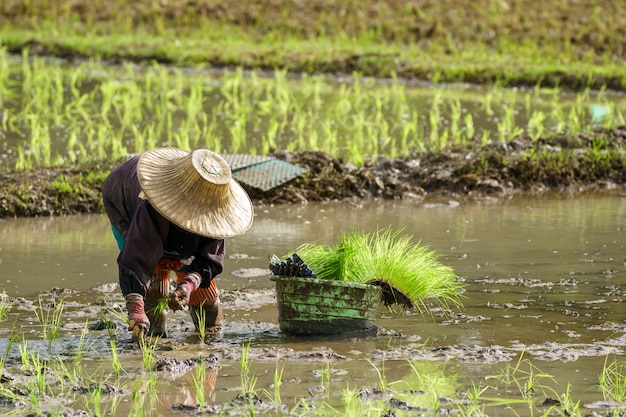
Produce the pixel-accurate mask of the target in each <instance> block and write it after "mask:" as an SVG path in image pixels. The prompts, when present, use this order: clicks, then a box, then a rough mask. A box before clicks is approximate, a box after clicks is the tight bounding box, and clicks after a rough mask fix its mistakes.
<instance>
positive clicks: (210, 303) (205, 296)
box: [189, 280, 224, 335]
mask: <svg viewBox="0 0 626 417" xmlns="http://www.w3.org/2000/svg"><path fill="white" fill-rule="evenodd" d="M189 313H190V315H191V320H192V321H193V325H194V326H195V328H196V330H198V331H200V325H201V324H202V323H204V329H205V330H207V331H209V332H210V333H211V334H212V335H219V334H220V333H221V330H222V325H223V324H224V314H223V313H222V306H221V303H220V298H219V291H218V289H217V285H216V283H215V280H213V281H211V284H210V285H209V286H208V287H207V288H198V289H197V290H195V291H194V292H192V293H191V296H190V297H189Z"/></svg>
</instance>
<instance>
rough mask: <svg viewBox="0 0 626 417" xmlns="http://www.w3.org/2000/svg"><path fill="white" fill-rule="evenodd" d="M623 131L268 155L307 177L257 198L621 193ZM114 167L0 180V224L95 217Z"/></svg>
mask: <svg viewBox="0 0 626 417" xmlns="http://www.w3.org/2000/svg"><path fill="white" fill-rule="evenodd" d="M625 139H626V126H623V127H620V128H615V129H611V130H609V131H599V132H595V133H594V134H588V135H581V136H578V137H574V138H572V137H562V136H555V137H553V138H551V139H547V140H538V141H532V140H530V139H529V138H527V137H524V136H519V137H517V138H515V139H514V140H512V141H511V142H507V143H503V142H493V143H488V144H485V145H481V144H470V145H469V146H467V147H465V148H462V149H461V148H459V149H445V150H442V151H440V152H420V153H415V154H413V155H411V156H409V157H406V158H399V159H394V160H381V161H372V162H368V163H366V164H365V165H364V166H363V167H356V166H354V165H351V164H348V163H345V162H343V161H342V160H341V159H336V158H333V157H332V156H331V155H329V154H327V153H323V152H313V151H306V152H286V151H274V152H272V156H274V157H276V158H278V159H282V160H285V161H287V162H290V163H293V164H295V165H299V166H303V167H306V168H307V169H308V172H307V173H306V174H304V175H302V176H301V177H298V178H296V179H294V180H292V181H291V182H289V183H287V184H283V185H282V186H280V187H277V188H274V189H271V190H269V191H260V190H257V189H254V188H250V187H247V191H248V192H249V194H250V197H251V198H252V199H253V201H254V202H255V203H257V204H291V203H306V202H328V201H351V200H370V199H423V198H426V197H428V196H449V197H453V198H484V197H495V198H498V197H506V196H510V195H512V194H515V193H521V192H532V193H535V192H542V191H547V190H564V191H574V192H578V191H587V190H595V189H599V188H616V187H623V186H624V185H625V184H626V169H625V167H624V163H625V156H624V149H625ZM118 163H119V161H109V162H98V163H91V164H86V165H82V166H71V167H57V168H42V169H37V170H34V171H29V172H9V173H4V174H0V218H7V217H32V216H50V215H66V214H77V213H99V212H102V211H103V206H102V200H101V195H100V194H101V185H102V181H103V180H104V178H105V177H106V175H107V173H108V172H109V171H110V170H111V169H112V168H113V167H114V166H116V165H117V164H118Z"/></svg>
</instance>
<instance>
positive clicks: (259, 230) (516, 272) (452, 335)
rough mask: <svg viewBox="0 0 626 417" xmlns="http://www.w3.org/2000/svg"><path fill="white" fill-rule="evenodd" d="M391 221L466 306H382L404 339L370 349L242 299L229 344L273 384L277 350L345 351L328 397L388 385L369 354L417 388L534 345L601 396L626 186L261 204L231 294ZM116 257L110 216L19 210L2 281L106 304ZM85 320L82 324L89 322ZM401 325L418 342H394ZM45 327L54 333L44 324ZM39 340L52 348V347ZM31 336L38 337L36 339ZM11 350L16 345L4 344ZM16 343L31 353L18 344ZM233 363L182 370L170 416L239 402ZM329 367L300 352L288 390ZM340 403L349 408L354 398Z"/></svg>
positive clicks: (237, 256) (224, 284)
mask: <svg viewBox="0 0 626 417" xmlns="http://www.w3.org/2000/svg"><path fill="white" fill-rule="evenodd" d="M377 227H379V228H385V227H392V228H398V229H400V228H402V229H404V231H405V232H406V233H408V234H411V235H413V236H414V239H415V240H416V241H420V242H421V243H422V244H424V245H428V246H429V247H430V248H431V249H433V250H435V251H437V252H439V253H440V254H441V256H442V258H441V260H442V262H444V263H445V264H448V265H450V266H452V267H453V268H454V270H455V271H456V273H457V274H458V275H459V276H460V277H462V278H463V279H464V280H465V281H466V283H467V288H466V292H465V298H464V299H463V307H464V308H463V309H462V310H460V311H456V312H454V314H452V315H444V314H440V312H437V311H434V312H433V316H432V317H421V316H419V315H417V314H415V313H406V314H397V312H390V311H386V310H385V309H384V308H381V309H380V311H379V313H380V314H379V317H378V318H377V321H376V322H377V324H378V325H380V326H381V327H383V328H385V329H388V330H390V331H391V332H392V335H391V336H388V337H377V338H364V339H361V340H359V341H358V344H355V343H352V342H351V341H346V340H345V339H332V338H319V339H318V338H313V339H302V338H289V337H283V336H281V335H280V334H279V333H278V331H277V330H275V329H276V328H277V326H276V322H277V311H276V308H275V306H274V305H272V304H266V305H261V306H259V307H251V306H246V308H234V309H232V310H231V311H228V312H227V317H228V318H227V320H228V321H230V322H235V323H236V322H241V323H244V324H242V325H241V326H238V327H237V326H233V327H229V328H227V329H226V332H225V333H226V343H230V344H232V345H233V346H238V345H240V344H241V343H246V342H250V341H252V342H253V344H254V346H255V347H256V348H257V349H260V350H264V351H266V352H272V354H273V355H275V356H271V357H270V358H269V359H266V360H265V361H263V360H256V359H255V363H254V365H255V372H256V374H257V375H260V377H259V384H260V386H263V387H269V384H270V383H271V382H272V376H273V374H274V371H275V369H276V367H277V366H278V365H277V358H278V357H279V354H277V353H276V352H279V351H280V350H281V349H282V350H285V351H286V350H289V351H290V352H305V351H309V352H310V351H313V352H321V356H320V357H323V354H324V353H329V352H331V353H332V355H335V354H337V355H343V356H344V357H346V358H348V359H354V360H347V361H339V362H338V363H337V364H333V365H332V370H333V372H334V374H333V376H332V382H331V385H330V391H328V392H337V393H339V392H341V391H342V390H343V389H344V388H345V386H346V384H347V383H348V382H350V381H361V382H363V383H364V384H365V385H367V386H370V387H371V386H375V385H376V381H377V378H378V376H377V375H378V374H377V371H376V369H374V367H373V366H372V364H371V363H366V362H365V361H364V360H363V359H364V358H371V359H372V360H374V361H375V362H380V361H384V362H385V372H387V373H388V375H387V377H388V378H389V380H394V381H396V380H404V381H405V382H406V383H407V384H409V383H410V384H415V383H417V382H419V381H416V380H414V377H413V372H412V370H411V368H410V366H409V361H411V360H421V361H433V360H437V361H443V360H444V359H443V358H448V359H452V358H456V361H454V362H452V365H451V366H452V367H453V369H451V368H446V375H447V376H451V375H453V373H452V372H451V371H454V372H455V373H459V374H460V375H463V376H469V377H483V376H485V375H488V374H492V373H493V372H496V371H497V370H496V369H495V368H497V366H498V365H499V363H501V361H502V360H508V359H511V358H513V357H514V356H515V355H517V354H519V353H521V352H524V354H525V355H527V356H528V357H530V358H532V359H533V362H535V363H539V368H541V370H542V371H544V372H546V373H548V374H550V375H553V376H554V377H555V378H556V379H557V380H558V381H566V382H569V383H572V384H573V385H574V386H575V387H576V388H577V389H578V391H577V392H576V394H577V396H578V397H580V396H581V395H582V396H590V397H592V398H596V399H597V395H595V394H594V393H595V392H596V391H593V387H594V386H596V385H597V376H598V372H599V370H600V369H601V368H602V364H603V362H604V360H605V358H606V357H612V356H613V355H620V354H621V353H622V352H623V349H624V346H626V337H625V336H624V335H625V334H626V326H625V325H624V317H625V314H624V313H625V311H624V303H623V300H624V297H625V296H626V288H625V287H624V284H623V282H624V269H626V268H625V267H624V258H625V257H626V247H625V246H626V194H624V193H623V192H619V191H613V192H604V193H597V194H585V195H568V194H554V195H543V196H541V197H540V198H535V197H532V196H518V197H515V198H512V199H510V200H506V201H491V200H485V201H465V202H460V201H456V202H449V201H447V200H444V201H436V200H432V201H428V202H426V203H422V202H411V201H393V202H367V203H363V204H361V205H356V206H355V205H348V204H309V205H290V206H260V207H257V208H256V218H255V222H254V224H253V226H252V228H251V229H250V231H249V232H248V233H246V234H245V235H243V236H240V237H237V238H233V239H229V240H228V242H227V252H228V254H229V255H230V256H229V258H228V259H227V262H226V269H225V271H224V273H223V274H222V275H221V276H220V277H219V279H218V281H219V283H218V285H219V286H220V287H221V288H223V289H240V288H253V289H258V288H263V289H266V290H267V289H271V288H272V287H273V283H272V282H271V281H269V279H267V278H268V277H267V275H263V274H260V275H254V276H252V277H250V276H246V275H241V274H236V272H237V271H240V270H243V269H248V268H258V269H266V268H267V257H268V255H269V254H272V253H276V254H277V255H282V254H285V253H287V252H289V251H291V250H293V249H294V248H295V247H297V246H298V245H300V244H302V243H304V242H312V241H315V242H320V243H328V244H334V243H335V242H336V240H337V238H338V237H339V235H340V234H342V233H345V232H350V231H351V230H353V229H361V230H364V231H371V230H374V229H375V228H377ZM116 256H117V249H116V245H115V242H114V240H113V238H112V236H111V234H110V230H109V225H108V221H107V220H106V217H104V216H103V215H85V216H69V217H54V218H38V219H8V220H4V221H2V222H1V223H0V270H1V271H2V286H3V287H4V289H5V291H6V292H7V293H8V294H9V295H11V296H18V295H19V296H24V297H33V298H34V297H35V296H36V294H37V293H39V292H40V291H43V290H48V289H50V288H51V287H67V288H72V289H76V290H79V291H81V292H82V293H83V298H86V299H88V300H96V299H97V298H98V296H99V293H98V291H95V290H94V288H95V287H97V286H99V285H101V284H106V283H109V284H110V283H113V284H114V283H115V282H116V281H117V266H116V263H115V258H116ZM13 316H14V317H18V316H19V317H22V316H23V320H22V327H19V326H18V328H19V329H22V328H24V327H23V326H29V325H31V326H33V327H35V326H36V323H34V320H33V318H32V311H22V310H20V308H17V309H16V311H14V312H12V317H13ZM79 317H80V319H79V321H80V320H83V319H84V316H79ZM177 317H178V316H177ZM185 319H186V316H185ZM29 323H34V324H29ZM80 324H81V325H84V322H83V323H80ZM7 326H9V327H10V326H11V324H10V323H9V324H7ZM255 326H256V327H255ZM78 328H81V327H78ZM268 329H269V330H268ZM266 330H268V331H266ZM13 331H14V329H12V328H8V329H6V331H3V332H2V335H3V337H4V336H7V337H8V335H9V334H10V333H11V332H13ZM393 332H399V333H401V334H402V335H404V337H403V338H398V337H394V336H393ZM31 334H32V335H33V336H32V337H33V338H34V339H40V335H39V333H37V331H36V330H35V331H34V332H32V333H31ZM189 334H191V336H189V337H187V339H189V340H188V343H187V345H189V346H194V345H193V343H196V342H195V341H193V340H195V339H196V336H195V335H193V334H192V333H189ZM28 337H30V336H28ZM96 337H101V338H102V341H101V343H100V344H99V345H97V346H101V345H102V346H105V345H106V340H107V338H106V336H104V335H100V336H96ZM185 337H186V336H185ZM6 343H8V342H6ZM6 343H5V344H6ZM39 343H40V344H41V349H42V351H43V350H45V349H46V348H45V346H44V345H45V342H44V341H41V340H39ZM70 344H71V342H70ZM29 345H31V346H34V347H37V346H38V345H37V343H35V342H32V343H31V342H30V341H29ZM65 345H66V344H65V343H61V346H65ZM424 346H433V348H437V349H433V350H432V352H431V354H432V357H427V356H424V355H425V354H427V353H428V349H427V348H426V349H424ZM211 348H212V347H209V349H211ZM0 350H6V351H8V350H10V349H9V348H8V347H7V346H4V344H3V343H0ZM103 351H106V346H105V347H104V348H103ZM13 352H14V353H15V355H16V357H17V354H18V350H17V346H14V348H13ZM105 356H106V355H105ZM331 357H332V356H331ZM131 359H132V358H131ZM132 360H134V361H135V363H134V365H132V366H135V367H137V366H139V365H138V364H139V363H140V362H141V361H140V358H136V357H135V358H134V359H132ZM96 362H97V361H96ZM448 362H449V361H448V360H447V359H445V363H446V364H448ZM98 363H99V362H98ZM442 363H443V362H442ZM414 364H415V366H418V367H424V366H427V365H424V363H423V362H422V363H421V364H418V363H417V362H414ZM220 365H221V367H220V371H219V377H217V372H213V373H211V372H207V373H206V374H197V375H196V374H193V371H192V373H190V374H188V375H186V376H185V378H182V377H181V380H183V379H184V383H182V385H181V386H178V385H177V387H173V385H172V386H167V387H164V388H163V389H164V393H163V395H161V394H159V395H161V397H162V401H163V404H165V403H167V407H165V406H163V404H162V405H161V406H159V407H160V408H159V410H163V415H173V414H175V412H174V411H171V409H170V406H171V405H174V404H179V405H190V404H192V403H193V402H197V401H198V398H197V395H198V392H196V389H197V388H198V387H199V385H198V384H200V385H202V387H204V388H202V389H203V392H202V394H203V395H205V396H207V399H208V400H209V401H215V402H217V403H220V402H224V401H229V400H231V399H232V398H233V396H234V394H233V391H232V390H227V389H222V388H223V387H237V386H239V384H240V383H241V380H240V375H239V372H240V365H239V363H238V362H237V360H224V361H223V362H222V361H221V363H220ZM132 366H129V369H132ZM446 366H449V365H446ZM321 367H322V366H321V365H319V364H311V363H306V361H302V362H300V361H299V360H298V359H297V357H296V358H294V359H293V360H291V361H290V362H289V366H288V367H286V369H285V374H284V381H286V382H287V383H286V384H285V386H284V387H283V388H282V389H281V390H283V391H282V392H283V393H284V396H285V398H290V397H296V396H299V395H302V392H301V391H302V390H303V389H306V388H307V387H308V386H309V385H311V386H317V385H319V380H320V377H319V375H318V374H314V373H312V368H313V369H318V370H319V369H320V368H321ZM420 369H421V368H420ZM429 369H430V368H429ZM430 370H431V371H433V372H434V375H435V376H437V375H438V374H437V373H438V372H440V370H441V369H440V368H439V367H437V366H435V367H434V368H433V369H430ZM202 378H204V380H203V379H202ZM289 381H298V382H297V383H289ZM144 382H145V381H144ZM262 384H264V385H262ZM145 389H146V390H148V388H145ZM578 397H577V398H578ZM328 401H329V403H335V402H337V401H340V398H339V397H338V396H335V397H332V398H329V399H328ZM127 406H129V404H122V405H121V407H122V408H124V407H127Z"/></svg>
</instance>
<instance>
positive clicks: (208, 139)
mask: <svg viewBox="0 0 626 417" xmlns="http://www.w3.org/2000/svg"><path fill="white" fill-rule="evenodd" d="M621 99H622V96H621V95H617V94H616V93H610V92H607V91H589V90H586V91H583V92H578V93H568V92H566V91H561V90H559V89H544V88H542V87H541V86H539V85H538V86H536V87H535V88H533V89H528V90H520V89H505V88H502V87H499V86H497V85H496V86H492V87H489V88H477V87H471V86H466V85H436V84H434V85H431V84H417V83H413V84H411V83H407V82H404V81H402V80H398V79H388V80H374V79H370V78H365V77H361V76H359V74H353V76H351V77H346V78H343V79H337V78H325V77H322V76H296V75H295V74H290V73H288V72H287V71H275V72H272V73H262V72H258V71H252V72H245V71H244V70H242V69H236V70H233V71H226V72H216V71H209V70H208V69H206V68H187V69H180V68H172V67H168V66H166V65H162V64H157V63H155V64H152V65H147V66H138V65H135V64H126V65H122V66H107V65H104V64H102V63H101V62H98V61H95V60H92V61H83V62H81V63H73V64H70V63H67V62H63V61H59V60H52V59H46V58H41V57H38V56H35V55H31V54H29V53H28V51H25V52H24V53H23V55H22V56H21V57H15V56H12V55H10V54H8V53H7V51H6V50H0V106H1V107H0V109H1V111H0V138H1V139H2V142H1V145H0V168H1V169H4V170H7V169H9V170H10V169H16V170H23V169H30V168H33V167H37V166H50V165H62V164H68V163H77V162H81V161H86V160H93V159H96V160H98V159H99V160H103V159H111V158H118V157H121V156H124V155H127V154H131V153H137V152H141V151H143V150H145V149H148V148H152V147H155V146H176V147H180V148H183V149H192V148H198V147H206V148H209V149H212V150H214V151H216V152H221V153H244V154H253V155H266V154H268V153H269V152H270V151H271V150H272V149H281V150H289V151H298V150H319V151H324V152H328V153H330V154H332V155H333V156H337V157H341V158H344V159H345V160H347V161H349V162H351V163H353V164H355V165H362V164H364V163H366V162H368V161H375V160H378V159H383V158H385V159H386V158H397V157H402V156H407V155H410V154H412V153H415V152H419V151H422V150H431V151H437V150H443V149H445V148H447V147H465V146H476V145H480V144H485V143H488V142H491V141H502V142H507V141H510V140H511V139H513V138H514V137H516V136H518V135H527V136H529V137H530V138H532V139H533V140H537V139H539V138H541V137H545V136H549V135H553V134H557V133H558V134H564V135H576V134H579V133H583V132H591V131H592V130H593V129H596V128H598V127H614V126H618V125H623V124H624V114H625V113H626V112H625V108H626V105H625V104H624V103H623V100H621Z"/></svg>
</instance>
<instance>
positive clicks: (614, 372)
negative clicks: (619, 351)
mask: <svg viewBox="0 0 626 417" xmlns="http://www.w3.org/2000/svg"><path fill="white" fill-rule="evenodd" d="M598 379H599V384H598V386H599V388H600V392H602V395H603V396H604V399H605V400H608V401H615V402H618V403H619V402H623V401H624V400H625V399H626V362H625V361H619V360H614V361H612V362H610V363H609V361H608V358H606V359H605V362H604V367H603V368H602V372H601V373H600V375H599V376H598Z"/></svg>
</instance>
